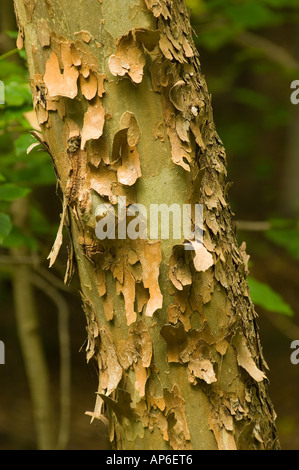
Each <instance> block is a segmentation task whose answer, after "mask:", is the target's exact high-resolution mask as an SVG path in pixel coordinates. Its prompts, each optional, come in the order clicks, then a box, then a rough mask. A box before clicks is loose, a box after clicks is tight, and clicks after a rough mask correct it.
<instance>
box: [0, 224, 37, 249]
mask: <svg viewBox="0 0 299 470" xmlns="http://www.w3.org/2000/svg"><path fill="white" fill-rule="evenodd" d="M2 245H3V246H4V247H5V248H21V247H24V246H25V247H27V248H29V249H30V250H34V251H37V249H38V243H37V241H36V239H35V238H34V237H31V236H30V235H26V234H24V233H22V232H20V231H19V229H17V228H16V227H13V228H12V230H11V232H10V234H9V235H8V236H7V237H6V238H5V239H4V241H3V243H2Z"/></svg>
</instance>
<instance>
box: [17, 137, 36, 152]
mask: <svg viewBox="0 0 299 470" xmlns="http://www.w3.org/2000/svg"><path fill="white" fill-rule="evenodd" d="M34 142H36V139H35V138H34V137H33V136H32V135H31V134H29V132H26V133H24V134H22V135H20V137H18V138H17V139H16V140H15V141H14V147H15V152H16V155H17V157H20V156H26V157H27V149H28V147H30V145H31V144H33V143H34Z"/></svg>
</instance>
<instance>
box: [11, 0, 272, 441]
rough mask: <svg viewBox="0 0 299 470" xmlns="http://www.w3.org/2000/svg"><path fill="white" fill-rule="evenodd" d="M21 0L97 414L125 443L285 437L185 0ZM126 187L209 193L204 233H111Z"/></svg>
mask: <svg viewBox="0 0 299 470" xmlns="http://www.w3.org/2000/svg"><path fill="white" fill-rule="evenodd" d="M15 10H16V15H17V19H18V23H19V30H20V33H19V39H18V45H19V47H22V44H23V41H24V42H25V48H26V51H27V57H28V65H29V71H30V77H31V86H32V93H33V99H34V105H35V109H36V112H37V117H38V121H39V124H40V126H41V128H42V131H43V136H44V139H45V145H46V146H47V147H48V148H49V152H50V154H51V156H52V158H53V161H54V163H55V167H56V172H57V176H58V181H59V184H60V187H61V190H62V194H63V200H64V203H63V214H62V220H61V225H60V229H59V232H58V236H57V239H56V242H55V244H54V247H53V250H52V252H51V254H50V264H52V263H53V262H54V261H55V258H56V256H57V254H58V251H59V247H60V245H61V242H62V226H63V223H65V224H66V225H68V227H69V229H70V234H71V245H70V256H69V263H68V268H67V279H69V277H70V276H71V274H72V272H73V266H74V261H75V260H76V264H77V267H78V271H79V276H80V281H81V291H82V299H83V306H84V310H85V313H86V318H87V333H88V340H87V348H86V349H87V360H88V361H89V360H91V359H93V360H95V361H96V362H97V364H98V367H99V388H98V398H97V401H96V407H95V411H94V413H92V416H93V418H100V419H105V418H104V417H103V414H106V415H107V416H108V418H109V420H108V421H109V434H110V439H111V442H112V443H113V445H114V447H115V448H117V449H155V450H162V449H276V448H278V441H277V437H276V430H275V424H274V421H275V413H274V411H273V407H272V404H271V402H270V399H269V396H268V382H267V378H266V376H265V373H264V372H265V368H266V364H265V362H264V360H263V357H262V352H261V347H260V341H259V337H258V332H257V327H256V314H255V311H254V307H253V305H252V302H251V300H250V296H249V291H248V286H247V282H246V275H247V255H246V253H245V249H244V246H242V247H241V248H239V247H238V245H237V242H236V237H235V231H234V228H233V224H232V220H231V212H230V209H229V206H228V205H227V202H226V192H227V184H226V168H225V151H224V149H223V145H222V143H221V140H220V139H219V137H218V135H217V133H216V131H215V126H214V124H213V117H212V108H211V102H210V95H209V94H208V91H207V87H206V83H205V80H204V77H203V75H202V73H201V68H200V63H199V56H198V52H197V50H196V48H195V46H194V43H193V40H192V31H191V27H190V22H189V15H188V13H187V10H186V7H185V4H184V1H183V0H172V1H170V0H145V2H144V1H140V2H139V3H138V2H132V1H131V0H121V1H120V0H90V1H89V2H82V1H79V0H77V1H75V2H74V1H71V0H60V1H58V0H40V1H38V2H35V0H27V1H25V2H23V1H22V0H15ZM118 196H123V197H126V201H127V204H132V203H136V202H137V203H138V204H143V205H144V206H145V208H146V210H147V213H150V205H151V204H162V203H165V204H167V205H168V206H171V205H172V204H174V203H176V204H179V205H180V207H182V205H183V204H187V203H188V204H191V205H192V204H202V205H203V210H204V212H203V230H204V232H203V245H197V246H199V247H200V248H199V249H197V250H196V251H194V252H192V251H187V250H185V249H184V245H183V244H184V236H182V239H181V240H171V239H163V238H162V236H161V240H152V239H150V237H149V236H148V238H147V239H146V240H143V239H137V240H131V239H129V238H126V239H119V238H121V237H120V235H123V234H122V233H121V234H120V233H118V235H117V237H116V238H117V239H116V240H109V239H106V240H99V239H98V238H97V237H96V235H95V228H96V224H97V221H99V220H103V219H101V217H104V216H105V217H106V215H105V214H104V213H102V214H101V213H100V212H99V211H98V212H97V211H96V208H97V206H98V205H99V204H102V203H109V204H112V205H113V206H116V205H117V202H118V201H119V199H118ZM192 217H193V222H194V214H193V215H192ZM119 219H121V216H120V215H119ZM128 219H129V217H128ZM129 220H131V221H132V220H133V219H132V217H131V218H130V219H129ZM119 231H120V225H119ZM123 238H125V237H123ZM73 254H74V255H73Z"/></svg>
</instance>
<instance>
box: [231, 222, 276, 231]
mask: <svg viewBox="0 0 299 470" xmlns="http://www.w3.org/2000/svg"><path fill="white" fill-rule="evenodd" d="M237 228H238V229H239V230H244V231H246V232H265V231H267V230H270V228H271V224H270V222H267V221H253V220H248V221H247V220H238V221H237Z"/></svg>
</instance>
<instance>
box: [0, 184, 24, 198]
mask: <svg viewBox="0 0 299 470" xmlns="http://www.w3.org/2000/svg"><path fill="white" fill-rule="evenodd" d="M30 191H31V190H30V189H29V188H23V187H21V186H17V185H16V184H12V183H7V184H3V185H2V186H0V200H2V201H14V200H15V199H19V198H21V197H25V196H27V194H29V193H30Z"/></svg>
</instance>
